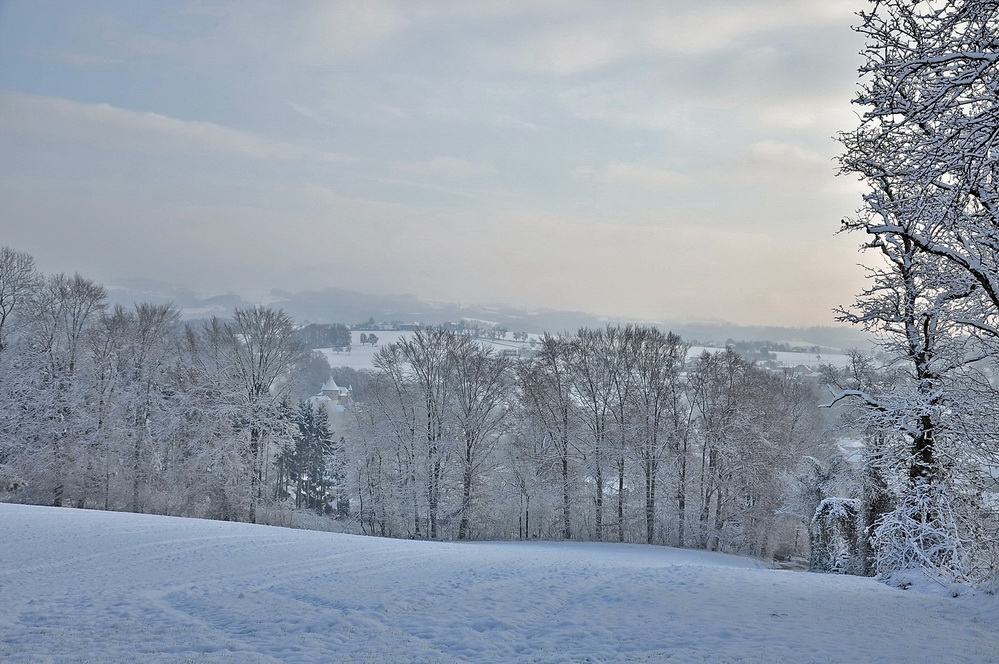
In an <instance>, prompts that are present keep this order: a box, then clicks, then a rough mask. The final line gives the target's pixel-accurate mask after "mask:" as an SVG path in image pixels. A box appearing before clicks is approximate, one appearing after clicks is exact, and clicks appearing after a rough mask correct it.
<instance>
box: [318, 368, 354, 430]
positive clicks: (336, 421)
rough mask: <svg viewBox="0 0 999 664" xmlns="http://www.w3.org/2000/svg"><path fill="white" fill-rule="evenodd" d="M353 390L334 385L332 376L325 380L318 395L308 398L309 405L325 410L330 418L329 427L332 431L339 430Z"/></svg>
mask: <svg viewBox="0 0 999 664" xmlns="http://www.w3.org/2000/svg"><path fill="white" fill-rule="evenodd" d="M353 392H354V391H353V389H352V388H350V387H347V388H343V387H340V386H339V385H337V384H336V381H335V380H333V376H330V379H329V380H327V381H326V382H325V383H324V384H323V386H322V387H321V388H320V389H319V394H317V395H316V396H314V397H310V398H309V403H310V404H312V406H313V407H316V406H320V405H321V406H322V407H323V408H325V409H326V414H327V415H329V418H330V426H331V427H332V428H333V429H334V430H338V429H340V427H341V425H342V423H343V419H344V417H346V412H347V406H349V405H350V402H351V399H352V398H353Z"/></svg>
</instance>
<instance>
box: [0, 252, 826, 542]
mask: <svg viewBox="0 0 999 664" xmlns="http://www.w3.org/2000/svg"><path fill="white" fill-rule="evenodd" d="M0 284H2V285H3V289H2V293H3V299H2V300H0V306H2V308H0V311H2V312H3V318H2V323H3V325H2V327H0V335H2V336H0V339H2V343H3V350H2V351H0V364H2V372H0V398H2V402H0V406H2V408H0V435H2V438H0V462H2V466H0V472H2V481H3V485H2V489H3V490H4V498H5V499H6V500H13V501H21V502H32V503H38V504H50V505H67V506H76V507H84V508H97V509H108V510H130V511H136V512H152V513H163V514H174V515H185V516H197V517H207V518H215V519H228V520H245V521H251V522H265V523H279V524H286V523H293V522H295V517H294V514H295V513H296V510H298V511H302V510H304V511H308V512H312V513H314V514H315V515H316V516H315V517H314V518H312V520H311V521H309V522H310V523H312V524H313V525H314V524H315V523H316V522H317V520H325V521H327V523H326V524H325V525H324V526H323V527H328V528H336V529H342V530H347V531H355V532H364V533H368V534H375V535H382V536H393V537H409V538H430V539H482V538H489V539H506V538H545V539H550V538H558V539H584V540H612V541H629V542H648V543H656V544H671V545H675V546H689V547H699V548H705V549H712V550H720V551H731V552H742V553H746V554H751V555H756V556H772V555H774V553H775V552H777V553H779V555H781V556H783V557H787V558H789V557H792V556H805V555H807V553H808V550H809V543H808V540H809V522H810V518H811V516H812V514H813V513H814V511H815V508H816V507H817V505H818V500H821V498H823V497H824V496H820V495H818V494H816V495H815V496H812V497H808V496H805V495H804V494H802V493H801V492H800V491H798V490H797V489H796V487H797V486H798V485H799V484H801V483H802V482H806V483H807V481H808V480H807V479H803V477H802V475H801V474H802V473H805V474H806V475H810V474H814V470H813V467H814V465H815V464H816V463H819V462H818V461H814V462H808V463H806V462H804V460H805V459H806V458H807V459H823V460H824V459H827V458H829V457H830V455H833V454H835V452H836V448H835V445H834V443H833V436H832V432H831V430H830V428H829V426H828V422H829V421H830V418H829V417H828V416H827V414H824V413H822V412H821V411H820V410H819V409H818V408H817V403H818V396H817V394H816V391H815V385H814V384H813V383H806V382H805V381H804V380H803V379H802V378H801V377H800V376H795V375H791V374H790V373H785V372H773V371H767V370H764V369H761V368H758V367H756V366H755V365H754V364H752V363H750V362H747V361H745V360H743V359H742V358H741V357H740V356H739V355H738V354H736V353H735V352H734V351H732V350H726V351H719V352H716V353H714V354H709V353H705V354H703V355H702V356H700V357H696V358H693V359H689V360H688V350H689V346H688V345H687V344H685V343H684V342H683V340H681V339H680V338H679V337H678V336H676V335H674V334H669V333H664V332H662V331H660V330H658V329H655V328H651V327H641V326H625V327H613V326H608V327H607V328H605V329H582V330H579V331H578V332H577V333H575V334H572V335H556V336H553V335H545V336H543V337H541V338H540V339H539V341H538V343H537V353H536V354H535V356H534V357H531V358H519V357H509V356H504V355H502V354H498V353H496V352H495V351H493V350H492V349H490V348H489V347H488V346H485V345H483V344H481V343H480V342H479V341H478V340H476V338H475V337H474V336H472V335H471V334H468V333H465V332H462V331H459V330H455V329H445V328H442V327H436V328H424V329H420V330H417V331H415V332H414V333H413V334H412V335H411V336H409V337H405V338H403V339H401V340H400V341H398V342H395V343H392V344H387V345H383V346H381V347H380V348H379V350H378V352H377V354H376V356H375V363H374V364H375V367H374V369H373V370H372V371H353V370H350V369H345V368H341V369H337V370H332V375H334V376H336V377H337V379H338V381H339V382H340V383H341V385H343V386H344V387H349V388H351V398H350V401H349V403H348V404H347V405H346V407H337V408H333V409H330V408H327V407H326V406H325V405H324V404H323V402H322V400H320V399H316V398H312V399H308V398H307V397H310V396H313V395H316V394H317V393H318V392H319V389H320V386H322V385H323V383H324V382H325V381H326V380H327V379H329V378H330V375H331V369H330V367H329V365H328V364H327V362H326V360H325V358H324V356H322V354H320V353H316V352H313V351H312V350H310V348H309V345H308V344H306V343H304V342H303V339H304V340H306V341H308V340H311V339H312V338H313V337H316V335H321V334H323V331H322V330H319V329H317V327H316V326H310V327H304V328H303V327H301V326H297V325H296V324H295V323H294V322H293V321H292V320H291V319H290V318H289V317H288V316H286V315H285V314H284V313H282V312H281V311H278V310H273V309H268V308H264V307H254V308H249V309H237V310H235V311H234V312H233V315H232V316H231V317H230V318H228V319H225V320H223V319H219V318H211V319H209V320H207V321H203V322H200V323H196V324H188V323H182V322H181V321H180V314H179V312H178V311H177V310H175V309H174V308H172V307H170V306H168V305H150V304H136V305H135V306H134V307H133V308H125V307H122V306H120V305H118V306H114V307H108V306H107V305H106V303H105V295H106V294H105V291H104V288H103V287H102V286H100V285H99V284H96V283H94V282H92V281H90V280H87V279H86V278H84V277H81V276H79V275H74V276H72V277H69V276H67V275H64V274H57V275H49V276H45V275H41V274H39V273H38V272H37V271H36V270H35V268H34V261H33V259H32V257H31V256H29V255H27V254H25V253H23V252H18V251H15V250H13V249H11V248H3V249H2V250H0ZM339 327H342V326H338V327H337V328H335V329H338V328H339ZM324 338H325V337H324ZM809 500H811V501H812V502H813V503H814V504H810V503H809V502H808V501H809ZM298 518H299V520H301V519H302V518H303V517H301V516H300V517H298ZM307 521H308V520H307Z"/></svg>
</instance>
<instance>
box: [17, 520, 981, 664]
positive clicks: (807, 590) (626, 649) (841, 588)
mask: <svg viewBox="0 0 999 664" xmlns="http://www.w3.org/2000/svg"><path fill="white" fill-rule="evenodd" d="M997 619H999V611H996V598H994V597H990V596H978V597H960V598H958V599H951V598H949V597H946V596H939V595H933V594H927V593H922V592H917V591H915V590H910V591H901V590H896V589H893V588H889V587H887V586H885V585H881V584H879V583H877V582H875V581H873V580H870V579H861V578H856V577H843V576H831V575H816V574H808V573H804V572H789V571H775V570H771V569H766V568H765V567H764V566H763V565H761V564H759V563H757V562H755V561H752V560H747V559H742V558H735V557H731V556H723V555H717V554H710V553H704V552H696V551H686V550H676V549H669V548H664V547H652V546H641V545H619V544H596V543H566V542H528V543H513V542H511V543H439V542H413V541H400V540H387V539H376V538H366V537H357V536H347V535H337V534H329V533H319V532H311V531H301V530H288V529H282V528H273V527H266V526H253V525H248V524H238V523H222V522H215V521H199V520H192V519H180V518H170V517H157V516H144V515H134V514H120V513H108V512H97V511H80V510H71V509H55V508H45V507H29V506H20V505H3V504H0V661H3V662H137V661H138V662H428V663H429V662H435V663H436V662H440V663H445V662H666V661H669V662H794V663H803V662H838V663H843V662H934V663H936V662H983V663H984V662H997V661H999V627H997V622H996V621H997Z"/></svg>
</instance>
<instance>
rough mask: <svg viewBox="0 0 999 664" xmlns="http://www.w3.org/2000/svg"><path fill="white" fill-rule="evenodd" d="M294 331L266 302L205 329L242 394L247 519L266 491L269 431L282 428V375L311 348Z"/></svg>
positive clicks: (225, 371) (220, 364) (222, 367)
mask: <svg viewBox="0 0 999 664" xmlns="http://www.w3.org/2000/svg"><path fill="white" fill-rule="evenodd" d="M294 331H295V326H294V323H293V322H292V320H291V318H290V317H289V316H288V315H287V314H286V313H284V312H283V311H280V310H276V309H270V308H267V307H252V308H250V309H236V310H235V311H234V312H233V317H232V320H231V321H229V322H225V323H221V322H219V321H217V320H212V321H209V323H207V324H206V325H205V327H204V329H203V330H202V334H203V335H204V336H205V337H206V339H207V341H208V346H209V349H210V350H209V352H210V353H211V355H212V358H213V360H214V363H215V366H216V368H217V370H219V371H220V372H221V375H222V376H223V377H224V379H226V380H230V381H232V384H233V385H234V386H236V387H237V389H238V391H239V394H240V400H241V406H242V412H241V416H242V418H244V419H243V423H244V424H245V427H246V430H247V434H248V441H247V442H248V445H247V460H248V462H249V466H250V468H249V488H250V497H249V500H250V502H249V519H250V521H251V522H253V523H255V522H256V518H257V507H258V505H259V503H260V501H261V499H262V497H263V490H262V485H263V480H264V471H265V467H266V466H265V464H266V462H267V460H268V452H269V450H268V448H267V435H268V434H269V433H271V432H272V431H274V430H276V429H280V428H281V424H280V423H279V421H278V420H279V419H280V413H279V412H278V411H277V410H276V407H277V406H278V405H279V404H280V401H281V393H280V391H281V389H284V388H285V387H286V386H287V382H284V381H279V380H278V379H279V378H281V377H283V376H285V375H286V374H287V373H288V372H289V371H290V370H291V368H292V367H294V366H296V365H297V364H299V363H301V362H304V361H305V359H306V358H307V356H308V349H307V348H306V347H305V346H303V345H302V344H301V343H300V342H299V341H298V340H297V339H296V338H295V336H294ZM286 426H290V425H289V424H287V423H286ZM289 433H290V429H289Z"/></svg>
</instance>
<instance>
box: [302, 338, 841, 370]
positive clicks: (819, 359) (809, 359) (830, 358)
mask: <svg viewBox="0 0 999 664" xmlns="http://www.w3.org/2000/svg"><path fill="white" fill-rule="evenodd" d="M361 334H362V333H361V332H351V341H352V343H353V345H352V347H351V349H350V352H349V353H348V352H343V353H337V352H336V351H334V350H332V349H330V348H323V349H321V350H322V352H323V353H324V354H325V355H326V359H327V360H329V363H330V366H331V367H351V368H352V369H357V370H360V369H371V368H372V367H373V364H372V358H374V356H375V353H376V352H378V348H379V347H381V346H384V345H386V344H390V343H393V342H395V341H398V340H399V339H402V338H404V337H408V336H411V335H412V334H413V333H412V332H398V331H385V332H374V334H375V335H376V336H377V337H378V344H377V345H376V346H369V345H364V346H362V345H361V342H360V338H361ZM364 334H371V333H370V332H364ZM531 338H532V339H536V338H537V335H533V334H532V335H531ZM482 343H484V344H487V345H490V346H492V347H493V349H495V350H497V351H501V350H504V349H507V348H513V349H518V348H530V344H528V343H524V342H519V341H513V340H512V339H510V338H507V339H500V340H496V341H490V340H485V339H484V340H483V341H482ZM705 350H707V351H708V352H712V353H713V352H715V351H717V350H719V349H718V348H704V347H703V346H695V347H692V348H691V349H690V352H689V353H688V355H687V356H688V357H696V356H698V355H700V354H701V353H702V352H704V351H705ZM774 355H775V356H776V358H777V360H778V361H780V362H781V363H782V364H783V365H784V366H785V367H788V368H792V367H796V366H798V365H799V364H804V365H805V366H807V367H809V368H812V369H817V368H818V367H819V365H822V364H832V365H833V366H837V367H844V366H846V365H847V362H848V361H849V356H847V355H841V354H823V355H814V354H811V353H785V352H776V353H774Z"/></svg>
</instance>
